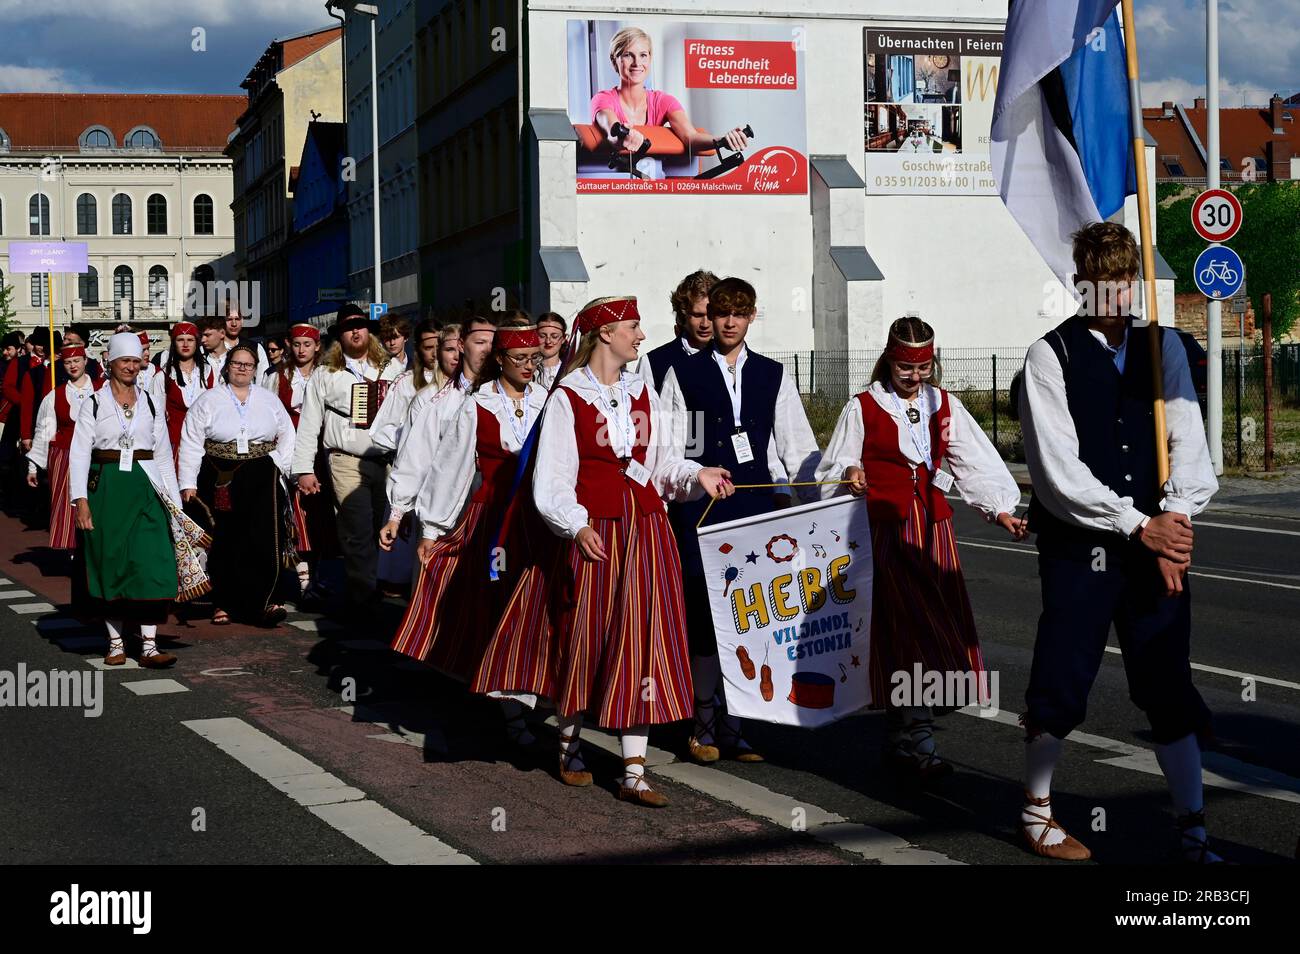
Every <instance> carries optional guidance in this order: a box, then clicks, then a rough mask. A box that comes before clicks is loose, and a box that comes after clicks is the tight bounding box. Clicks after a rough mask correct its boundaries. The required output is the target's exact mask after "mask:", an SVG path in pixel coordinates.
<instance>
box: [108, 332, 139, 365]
mask: <svg viewBox="0 0 1300 954" xmlns="http://www.w3.org/2000/svg"><path fill="white" fill-rule="evenodd" d="M143 357H144V348H143V346H141V344H140V338H139V336H138V335H134V334H132V333H131V332H129V331H119V332H118V333H117V334H115V335H113V337H111V338H109V339H108V360H109V362H110V363H111V362H113V361H116V360H117V359H118V358H136V359H140V358H143Z"/></svg>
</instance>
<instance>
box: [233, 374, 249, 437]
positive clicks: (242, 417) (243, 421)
mask: <svg viewBox="0 0 1300 954" xmlns="http://www.w3.org/2000/svg"><path fill="white" fill-rule="evenodd" d="M226 393H227V394H229V395H230V402H231V403H232V404H234V405H235V410H236V411H238V412H239V433H241V434H247V433H248V420H247V418H248V405H249V404H250V403H251V402H252V400H253V386H252V385H249V387H248V400H247V401H241V400H239V398H237V397H235V389H234V388H226Z"/></svg>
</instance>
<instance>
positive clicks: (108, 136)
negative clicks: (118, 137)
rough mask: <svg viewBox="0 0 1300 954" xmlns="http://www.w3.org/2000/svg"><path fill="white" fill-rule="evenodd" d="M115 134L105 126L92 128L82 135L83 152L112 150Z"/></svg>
mask: <svg viewBox="0 0 1300 954" xmlns="http://www.w3.org/2000/svg"><path fill="white" fill-rule="evenodd" d="M112 148H113V134H112V133H111V132H109V131H108V130H107V129H105V128H104V127H103V126H91V127H90V128H89V129H87V130H86V131H85V132H83V133H82V134H81V150H82V152H89V151H92V150H95V149H112Z"/></svg>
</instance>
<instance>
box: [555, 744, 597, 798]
mask: <svg viewBox="0 0 1300 954" xmlns="http://www.w3.org/2000/svg"><path fill="white" fill-rule="evenodd" d="M571 738H572V736H566V735H563V734H561V735H560V781H561V782H563V783H564V784H565V785H572V786H573V787H574V788H586V787H587V786H588V785H590V784H591V783H592V778H591V773H590V772H588V771H586V770H585V769H583V770H582V771H579V772H571V771H569V766H571V765H572V764H573V763H574V762H577V761H580V760H581V755H580V749H579V747H578V746H576V745H575V746H574V747H573V750H572V751H570V750H569V746H568V743H567V740H568V739H571Z"/></svg>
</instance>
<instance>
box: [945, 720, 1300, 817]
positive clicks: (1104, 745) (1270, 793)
mask: <svg viewBox="0 0 1300 954" xmlns="http://www.w3.org/2000/svg"><path fill="white" fill-rule="evenodd" d="M957 711H958V712H960V713H961V714H962V715H968V716H975V717H976V718H979V715H980V710H979V709H978V708H975V707H973V706H967V707H966V708H964V709H958V710H957ZM984 718H986V719H991V720H992V721H993V722H1000V723H1002V724H1003V725H1010V726H1014V727H1015V728H1017V729H1019V728H1021V726H1020V716H1019V715H1018V714H1016V713H1014V712H1006V711H1002V712H999V713H998V714H997V715H995V716H987V715H986V716H985V717H984ZM1066 741H1067V742H1078V743H1079V744H1081V745H1088V746H1091V747H1092V748H1095V749H1101V750H1102V751H1105V752H1113V753H1114V754H1115V755H1116V756H1118V757H1117V758H1107V759H1096V760H1095V761H1096V762H1098V763H1099V764H1101V765H1114V766H1117V767H1118V768H1125V769H1133V770H1134V771H1138V772H1146V773H1148V774H1152V775H1160V774H1162V773H1161V771H1160V765H1159V764H1158V763H1157V762H1156V754H1155V752H1154V751H1152V750H1151V749H1148V748H1145V747H1143V746H1140V745H1133V744H1132V743H1130V742H1121V741H1119V740H1118V739H1108V738H1106V737H1105V736H1102V735H1092V734H1091V733H1088V732H1080V731H1079V730H1078V729H1075V730H1074V731H1073V732H1071V733H1070V734H1069V736H1067V737H1066ZM1201 764H1202V765H1203V766H1204V767H1205V768H1204V771H1203V775H1202V777H1203V779H1204V781H1205V784H1206V785H1213V786H1214V787H1215V788H1226V789H1229V790H1231V791H1234V792H1244V793H1246V794H1247V795H1257V796H1259V797H1261V798H1272V799H1275V800H1276V801H1280V802H1292V803H1297V804H1300V779H1296V778H1292V777H1291V776H1289V775H1283V774H1282V773H1281V772H1275V771H1273V770H1272V769H1267V768H1261V767H1260V766H1258V765H1251V764H1250V763H1249V762H1242V761H1240V760H1239V759H1234V758H1230V757H1229V756H1226V755H1222V754H1221V753H1218V752H1204V753H1202V755H1201Z"/></svg>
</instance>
